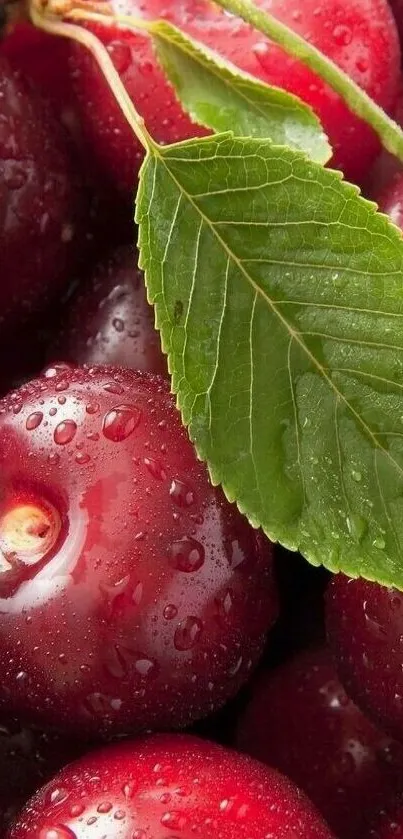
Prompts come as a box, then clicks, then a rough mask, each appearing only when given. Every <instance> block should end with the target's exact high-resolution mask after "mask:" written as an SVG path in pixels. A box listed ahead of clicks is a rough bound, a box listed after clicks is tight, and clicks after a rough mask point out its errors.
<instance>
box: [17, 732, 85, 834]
mask: <svg viewBox="0 0 403 839" xmlns="http://www.w3.org/2000/svg"><path fill="white" fill-rule="evenodd" d="M82 751H83V747H82V746H81V749H80V748H79V746H78V744H76V743H72V742H71V740H69V741H67V740H65V739H63V738H62V737H60V735H58V734H56V733H55V732H52V731H40V730H36V729H34V728H28V727H26V726H23V725H21V723H19V722H18V721H17V720H2V721H1V722H0V837H2V839H3V836H4V833H5V830H6V828H7V827H8V826H9V824H10V822H11V820H12V819H14V818H15V816H16V814H17V812H18V811H19V810H20V809H21V807H22V806H23V805H24V804H25V802H26V801H27V798H28V797H29V796H30V795H33V793H34V792H36V790H37V789H38V788H39V787H40V786H41V785H42V784H44V783H45V781H47V780H48V778H50V777H52V776H53V775H54V774H55V772H57V771H58V770H59V769H60V767H61V766H62V765H64V764H65V763H67V762H68V761H71V760H73V758H75V757H77V756H78V755H79V754H80V753H82Z"/></svg>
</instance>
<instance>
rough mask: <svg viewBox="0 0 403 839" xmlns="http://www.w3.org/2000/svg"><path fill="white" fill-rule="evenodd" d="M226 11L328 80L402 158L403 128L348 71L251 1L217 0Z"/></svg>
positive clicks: (386, 144)
mask: <svg viewBox="0 0 403 839" xmlns="http://www.w3.org/2000/svg"><path fill="white" fill-rule="evenodd" d="M215 3H216V4H217V6H220V7H221V8H222V9H224V10H225V11H226V12H229V13H230V14H233V15H237V16H239V17H241V18H243V20H244V21H246V23H249V24H250V25H251V26H253V27H254V28H255V29H257V30H258V31H259V32H262V33H263V34H264V35H266V36H267V37H268V38H270V39H271V40H272V41H274V42H275V43H276V44H279V46H281V47H283V49H284V50H285V52H286V53H288V54H289V55H292V56H293V57H294V58H298V59H300V60H301V61H302V62H303V63H304V64H305V65H306V66H307V67H310V69H311V70H313V72H314V73H317V75H318V76H319V77H320V78H321V79H323V80H324V81H325V82H327V84H328V85H330V87H331V88H333V90H335V91H336V93H338V94H339V95H340V96H341V98H342V99H343V100H344V102H345V103H346V104H347V105H348V106H349V108H350V110H351V111H353V113H354V114H356V115H357V116H358V117H361V118H362V119H363V120H365V122H367V123H368V125H370V126H371V127H372V128H373V130H374V131H375V133H376V134H377V135H378V137H379V139H380V141H381V143H382V144H383V146H384V147H385V149H387V150H388V151H389V152H391V154H394V155H396V157H398V158H399V160H401V161H403V131H402V129H401V127H400V126H399V125H398V124H397V122H395V121H394V120H393V119H391V117H389V116H388V114H386V113H385V111H383V110H382V108H381V107H380V106H379V105H377V104H376V102H374V101H373V99H371V97H370V96H368V94H367V93H365V91H364V90H362V88H361V87H359V85H357V84H356V83H355V82H353V80H352V79H351V78H350V76H348V75H347V73H344V71H343V70H341V69H340V67H338V65H337V64H335V63H334V62H333V61H332V60H331V59H330V58H328V57H327V56H326V55H324V54H323V53H322V52H321V51H320V50H318V49H317V48H316V47H315V46H314V45H313V44H312V43H310V41H309V40H305V38H303V37H302V36H301V35H298V34H297V33H296V32H294V31H293V30H292V29H290V28H289V27H288V26H286V25H285V24H284V23H282V22H281V21H280V20H277V18H276V17H274V16H273V15H271V14H268V12H266V11H264V9H262V8H261V7H259V6H257V5H256V4H255V3H254V2H252V0H215Z"/></svg>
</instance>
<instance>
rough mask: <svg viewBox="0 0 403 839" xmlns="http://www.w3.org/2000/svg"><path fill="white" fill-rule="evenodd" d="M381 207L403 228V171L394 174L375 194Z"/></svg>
mask: <svg viewBox="0 0 403 839" xmlns="http://www.w3.org/2000/svg"><path fill="white" fill-rule="evenodd" d="M373 198H374V200H375V201H376V202H377V204H378V206H379V209H380V210H381V211H382V212H383V213H386V214H387V215H388V216H390V218H391V220H392V221H393V222H394V224H396V225H397V226H398V227H400V228H402V229H403V171H402V170H399V171H397V172H394V173H393V174H392V177H391V178H389V180H388V181H387V182H386V184H385V185H384V186H383V188H382V190H381V191H380V192H379V193H378V194H375V195H373Z"/></svg>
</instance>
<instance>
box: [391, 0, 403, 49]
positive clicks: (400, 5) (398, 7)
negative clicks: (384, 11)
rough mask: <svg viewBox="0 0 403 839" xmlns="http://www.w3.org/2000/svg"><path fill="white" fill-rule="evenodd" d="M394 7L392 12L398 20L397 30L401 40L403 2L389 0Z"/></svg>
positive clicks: (400, 0)
mask: <svg viewBox="0 0 403 839" xmlns="http://www.w3.org/2000/svg"><path fill="white" fill-rule="evenodd" d="M389 3H390V5H391V6H392V11H393V14H394V17H395V20H396V24H397V28H398V30H399V34H400V40H402V36H403V0H389Z"/></svg>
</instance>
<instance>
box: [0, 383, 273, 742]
mask: <svg viewBox="0 0 403 839" xmlns="http://www.w3.org/2000/svg"><path fill="white" fill-rule="evenodd" d="M0 546H1V548H2V556H3V560H2V567H1V575H0V671H1V674H2V677H1V680H0V708H2V707H4V708H7V709H8V710H9V711H10V712H11V713H15V714H16V715H19V714H21V715H24V716H25V717H27V718H31V719H33V720H34V719H35V720H38V721H42V722H44V721H45V722H46V723H47V724H49V725H55V726H59V727H60V728H71V729H73V730H74V731H75V732H80V731H81V732H91V733H93V734H95V735H97V736H102V735H106V734H108V733H112V732H118V731H119V732H121V731H133V730H139V729H145V728H148V727H153V728H155V727H160V728H164V727H165V728H166V727H173V726H178V725H186V724H187V723H189V722H190V721H191V720H193V719H196V718H197V717H200V716H202V715H204V714H207V713H208V712H209V711H210V710H213V709H214V708H216V707H218V706H220V705H222V704H223V703H224V702H225V701H226V699H228V698H229V697H230V696H232V695H233V694H235V693H236V691H237V690H238V689H239V687H240V685H241V684H242V683H243V682H244V681H245V680H246V679H247V677H248V676H249V674H250V672H251V669H252V668H253V666H254V665H255V664H256V661H257V659H258V658H259V655H260V653H261V651H262V648H263V645H264V641H265V636H266V632H267V630H268V629H269V627H270V626H271V625H272V623H273V621H274V619H275V616H276V613H277V602H276V590H275V585H274V582H273V579H272V551H271V546H270V544H269V543H268V542H267V540H266V539H265V538H264V537H263V535H262V534H261V533H260V532H258V531H254V530H252V529H251V528H250V527H249V525H248V524H247V522H246V520H245V519H244V518H243V517H242V516H241V515H240V514H239V513H238V512H237V510H236V508H235V506H232V505H229V504H228V503H227V502H226V500H225V498H224V496H223V494H222V492H221V491H220V490H219V489H214V488H213V487H212V486H211V485H210V483H209V480H208V476H207V470H206V467H205V466H204V465H203V464H201V463H200V462H198V461H197V460H196V457H195V453H194V450H193V447H192V446H191V444H190V443H189V441H188V438H187V434H186V431H185V430H184V429H183V427H182V425H181V422H180V417H179V414H178V412H177V411H176V408H175V405H174V402H173V399H172V397H171V395H170V393H169V387H168V385H167V384H166V382H165V381H164V380H163V379H162V378H160V377H157V376H151V375H146V374H141V373H134V372H131V371H128V370H126V371H125V370H119V369H117V368H108V367H99V368H91V369H89V370H85V369H81V368H76V369H70V370H69V369H63V367H61V368H60V369H59V370H58V369H54V370H53V371H52V370H50V371H48V373H47V375H45V376H44V377H42V378H41V379H38V380H36V381H33V382H31V383H30V384H28V385H26V386H25V387H22V388H21V389H20V390H19V391H16V392H14V393H13V394H11V395H10V396H9V397H8V398H6V399H5V400H3V402H0Z"/></svg>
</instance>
